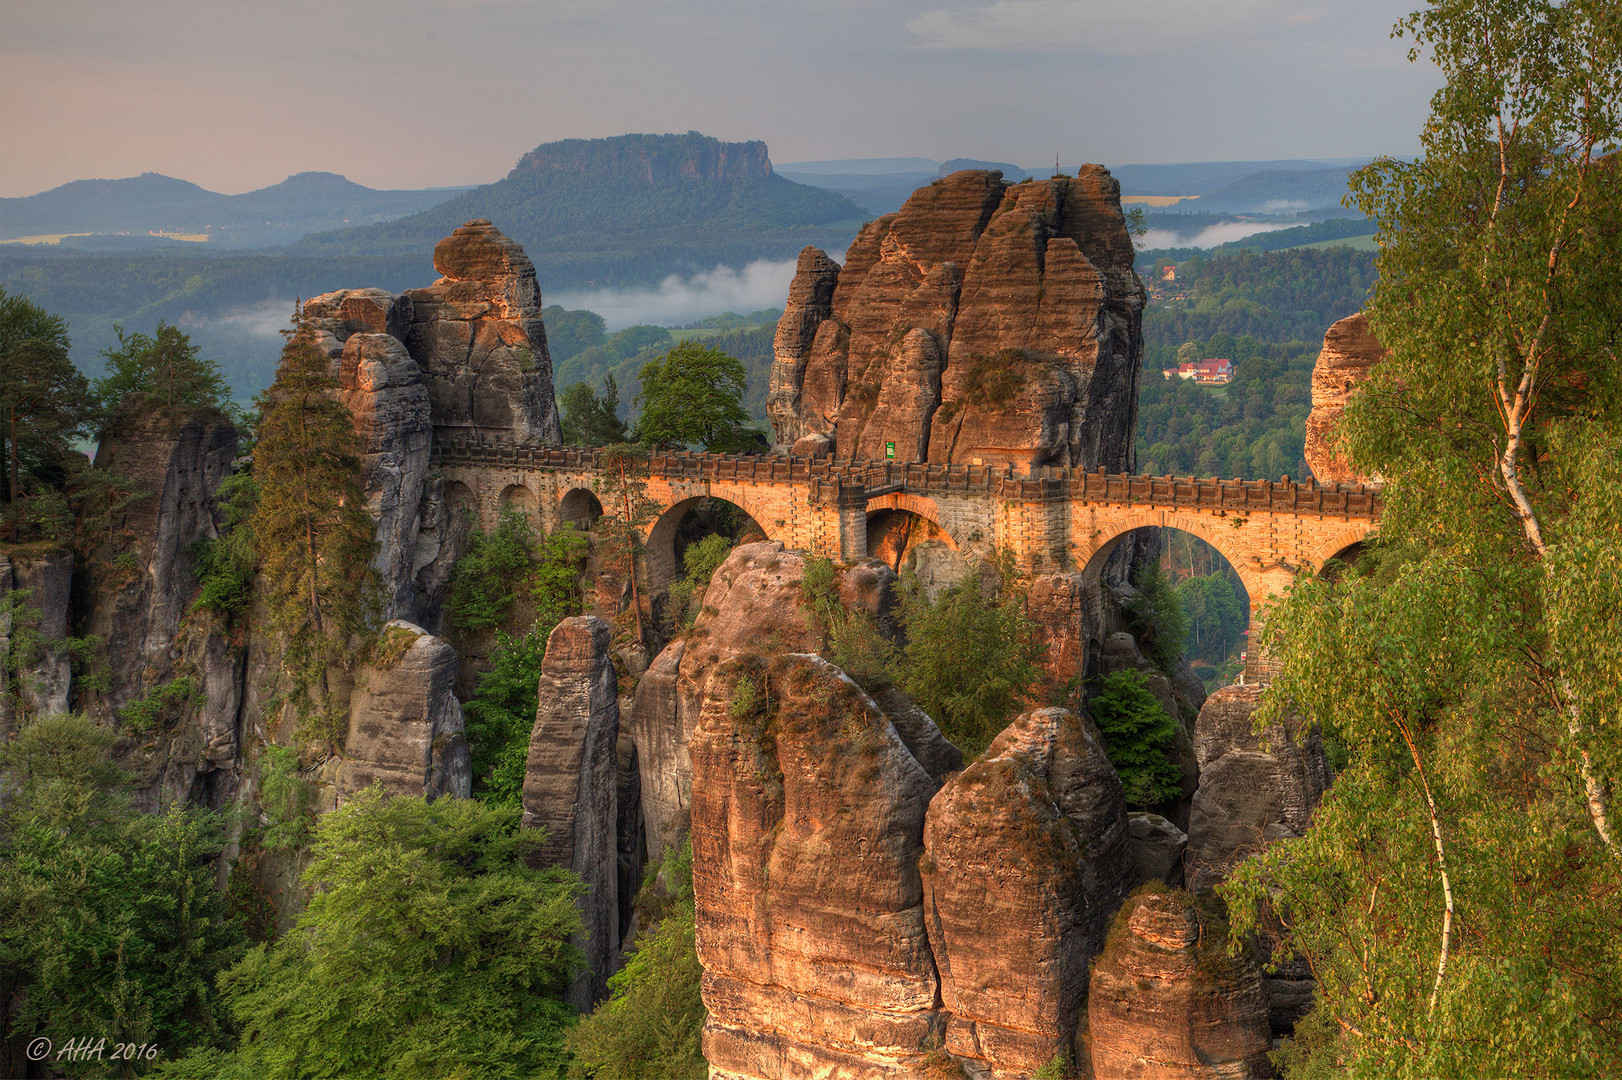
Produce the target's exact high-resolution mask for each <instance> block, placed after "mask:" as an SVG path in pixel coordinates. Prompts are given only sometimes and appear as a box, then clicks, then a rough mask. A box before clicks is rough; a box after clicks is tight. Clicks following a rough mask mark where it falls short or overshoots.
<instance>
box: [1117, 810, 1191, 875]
mask: <svg viewBox="0 0 1622 1080" xmlns="http://www.w3.org/2000/svg"><path fill="white" fill-rule="evenodd" d="M1126 836H1127V842H1126V849H1127V854H1128V856H1129V857H1130V859H1131V861H1132V872H1133V874H1134V875H1135V876H1136V878H1137V882H1138V883H1140V884H1141V883H1143V882H1146V881H1158V882H1161V883H1162V884H1165V885H1173V886H1180V885H1182V883H1183V852H1184V851H1185V850H1186V849H1187V848H1188V834H1187V833H1185V832H1183V830H1181V829H1179V828H1178V827H1177V826H1176V825H1173V824H1172V823H1171V822H1170V821H1168V820H1167V819H1165V818H1163V817H1161V816H1160V815H1159V814H1149V813H1133V814H1128V815H1127V820H1126Z"/></svg>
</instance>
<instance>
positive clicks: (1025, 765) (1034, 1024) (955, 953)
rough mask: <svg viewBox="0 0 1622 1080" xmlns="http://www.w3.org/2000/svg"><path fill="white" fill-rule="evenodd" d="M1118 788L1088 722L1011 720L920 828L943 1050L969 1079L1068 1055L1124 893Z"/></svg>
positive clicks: (1035, 716)
mask: <svg viewBox="0 0 1622 1080" xmlns="http://www.w3.org/2000/svg"><path fill="white" fill-rule="evenodd" d="M1126 839H1127V836H1126V807H1125V804H1124V802H1123V799H1122V795H1121V782H1120V779H1119V778H1118V777H1117V776H1116V774H1115V770H1114V768H1113V767H1112V766H1111V765H1110V763H1109V760H1108V758H1106V757H1105V756H1104V746H1103V740H1102V738H1101V737H1100V736H1099V734H1098V729H1097V728H1096V727H1094V726H1093V724H1092V722H1091V721H1090V720H1087V719H1085V718H1082V717H1078V716H1076V715H1075V714H1073V713H1071V712H1069V711H1067V710H1064V709H1040V710H1037V711H1035V712H1032V713H1028V714H1026V715H1024V716H1022V717H1020V718H1019V719H1018V720H1017V721H1015V722H1014V723H1013V724H1012V725H1010V726H1009V728H1008V729H1007V730H1005V731H1004V732H1003V733H1002V734H1001V735H999V736H998V737H997V739H996V740H995V741H994V742H993V743H992V744H991V747H990V748H989V749H988V750H987V751H986V752H985V753H984V754H983V755H981V757H980V758H979V760H977V761H975V762H974V763H973V764H972V765H970V766H969V767H968V768H967V769H965V770H964V771H963V772H962V773H961V774H959V775H958V776H956V777H954V778H953V779H952V780H950V781H948V782H947V784H946V786H945V787H943V788H942V789H941V791H940V793H939V794H938V795H936V796H935V798H934V801H933V802H931V804H930V807H929V815H928V818H927V819H926V821H925V823H924V848H925V851H924V861H923V864H922V869H923V886H924V908H925V913H926V918H927V920H928V928H929V944H930V947H931V948H932V950H933V952H934V956H935V962H936V966H937V967H938V969H939V972H940V982H941V1003H942V1006H943V1007H944V1008H945V1010H946V1011H947V1012H948V1013H949V1014H950V1016H949V1019H948V1020H947V1026H946V1048H947V1050H949V1051H950V1052H951V1053H952V1054H953V1056H955V1057H957V1058H958V1059H960V1060H961V1061H962V1062H963V1063H964V1064H965V1066H966V1068H967V1069H968V1070H969V1071H970V1075H973V1076H976V1077H997V1078H1003V1077H1008V1078H1015V1077H1028V1076H1030V1074H1031V1073H1032V1072H1034V1071H1035V1070H1037V1069H1039V1068H1041V1067H1042V1066H1043V1065H1045V1064H1047V1063H1048V1062H1049V1061H1051V1060H1052V1059H1053V1058H1054V1057H1055V1056H1057V1055H1059V1054H1061V1053H1063V1054H1069V1053H1070V1052H1071V1047H1072V1045H1073V1040H1074V1037H1075V1034H1076V1024H1077V1017H1078V1013H1079V1012H1080V1011H1081V1009H1082V1006H1083V1004H1084V1002H1085V1000H1086V994H1087V964H1088V962H1089V961H1090V960H1091V959H1092V957H1093V956H1094V955H1095V954H1096V953H1097V952H1098V950H1099V949H1100V948H1101V947H1102V945H1103V941H1104V929H1105V926H1106V924H1107V923H1108V920H1109V917H1110V915H1111V913H1112V912H1113V911H1114V910H1115V908H1116V906H1117V905H1118V904H1119V903H1120V901H1121V898H1122V897H1123V896H1124V895H1125V894H1126V892H1127V890H1128V889H1129V888H1130V887H1131V884H1132V880H1131V879H1132V871H1131V867H1130V865H1129V863H1128V855H1127V850H1126Z"/></svg>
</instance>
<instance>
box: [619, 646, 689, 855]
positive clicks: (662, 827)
mask: <svg viewBox="0 0 1622 1080" xmlns="http://www.w3.org/2000/svg"><path fill="white" fill-rule="evenodd" d="M686 649H687V642H686V641H685V640H683V639H679V638H678V639H677V640H675V641H672V642H671V643H670V644H669V645H666V646H665V647H664V648H663V649H662V650H660V652H659V655H658V656H656V657H654V660H653V663H652V664H650V665H649V666H648V670H647V671H646V672H644V673H643V675H642V678H640V679H638V680H637V684H636V694H635V696H634V697H633V698H632V702H631V722H630V734H631V738H632V741H633V742H635V744H636V766H637V776H638V777H639V783H638V790H639V792H640V795H641V801H642V820H643V827H644V828H645V829H646V832H647V844H648V861H649V862H652V863H658V862H659V861H660V860H661V859H662V858H664V851H665V848H666V847H668V846H669V845H671V844H679V843H680V837H681V836H682V835H683V834H684V833H685V831H686V828H687V825H686V819H687V808H688V805H687V804H688V798H689V795H690V793H691V792H692V790H693V773H692V767H691V765H690V763H689V762H688V760H687V737H686V736H687V733H686V732H684V730H683V725H682V718H681V715H680V710H679V709H678V707H677V704H676V700H677V699H676V680H677V676H678V673H679V671H680V668H681V659H682V654H683V653H684V652H685V651H686Z"/></svg>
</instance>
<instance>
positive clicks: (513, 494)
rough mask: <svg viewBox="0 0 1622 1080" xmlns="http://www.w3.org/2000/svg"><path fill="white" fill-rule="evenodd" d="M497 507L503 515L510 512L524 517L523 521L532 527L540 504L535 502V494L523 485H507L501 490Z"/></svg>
mask: <svg viewBox="0 0 1622 1080" xmlns="http://www.w3.org/2000/svg"><path fill="white" fill-rule="evenodd" d="M497 506H498V508H499V509H500V511H501V512H502V513H503V514H505V513H506V512H507V511H509V510H512V511H514V512H516V513H519V514H522V515H524V520H525V521H528V522H529V523H530V524H532V525H533V524H534V523H535V513H536V511H537V510H538V509H539V508H540V503H539V502H538V501H537V500H536V498H535V493H534V492H533V491H531V490H530V489H529V488H528V487H526V486H524V485H523V484H508V485H507V486H506V487H504V488H502V489H501V498H500V499H499V500H498V502H497Z"/></svg>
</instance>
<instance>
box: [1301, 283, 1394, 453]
mask: <svg viewBox="0 0 1622 1080" xmlns="http://www.w3.org/2000/svg"><path fill="white" fill-rule="evenodd" d="M1385 352H1386V351H1385V348H1384V346H1382V345H1381V344H1380V342H1379V341H1378V340H1377V339H1376V338H1375V336H1374V332H1373V331H1372V330H1370V329H1369V323H1368V319H1367V318H1365V317H1364V315H1363V313H1362V312H1361V311H1360V312H1358V313H1357V314H1356V315H1348V316H1346V318H1344V319H1342V320H1340V321H1339V322H1337V323H1335V324H1334V325H1333V326H1331V327H1330V328H1329V332H1328V333H1326V334H1324V347H1323V351H1322V352H1320V353H1319V354H1318V362H1317V363H1316V364H1314V365H1313V367H1312V412H1311V413H1310V414H1308V416H1307V444H1306V456H1307V464H1308V465H1309V466H1311V468H1312V475H1313V476H1314V477H1315V478H1316V479H1317V481H1318V483H1320V484H1364V483H1368V482H1369V481H1370V479H1371V478H1370V477H1368V476H1365V475H1363V474H1362V473H1359V472H1358V471H1357V470H1356V469H1354V468H1352V466H1351V463H1350V462H1348V461H1347V460H1346V457H1345V455H1343V454H1339V453H1336V452H1335V438H1334V436H1335V427H1336V426H1337V425H1338V424H1339V423H1340V417H1341V414H1342V413H1344V412H1345V411H1346V402H1347V401H1349V400H1350V399H1351V397H1352V394H1353V393H1355V392H1356V390H1357V387H1358V384H1359V383H1361V382H1363V381H1364V380H1365V379H1367V378H1368V374H1369V372H1370V371H1372V370H1373V369H1374V366H1375V365H1376V364H1378V363H1379V362H1380V361H1381V360H1383V359H1385Z"/></svg>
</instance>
